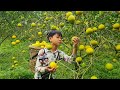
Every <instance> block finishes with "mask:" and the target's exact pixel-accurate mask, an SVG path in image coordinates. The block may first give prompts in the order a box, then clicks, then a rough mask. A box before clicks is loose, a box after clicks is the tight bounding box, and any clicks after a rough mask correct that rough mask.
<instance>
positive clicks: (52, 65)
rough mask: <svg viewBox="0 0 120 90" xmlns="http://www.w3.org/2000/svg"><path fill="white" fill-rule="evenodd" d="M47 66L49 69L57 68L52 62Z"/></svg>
mask: <svg viewBox="0 0 120 90" xmlns="http://www.w3.org/2000/svg"><path fill="white" fill-rule="evenodd" d="M49 66H50V68H55V69H56V68H57V67H58V66H57V63H55V62H54V61H53V62H51V63H50V64H49Z"/></svg>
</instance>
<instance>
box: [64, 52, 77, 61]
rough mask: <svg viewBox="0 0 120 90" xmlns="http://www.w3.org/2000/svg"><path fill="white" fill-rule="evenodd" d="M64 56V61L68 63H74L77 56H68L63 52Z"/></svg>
mask: <svg viewBox="0 0 120 90" xmlns="http://www.w3.org/2000/svg"><path fill="white" fill-rule="evenodd" d="M62 54H63V60H64V61H66V62H68V63H72V62H73V60H74V58H75V56H74V55H70V56H69V55H67V54H66V53H64V52H62Z"/></svg>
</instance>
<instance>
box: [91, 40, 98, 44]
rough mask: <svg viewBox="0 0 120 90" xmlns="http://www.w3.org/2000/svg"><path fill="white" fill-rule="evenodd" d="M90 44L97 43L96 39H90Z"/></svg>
mask: <svg viewBox="0 0 120 90" xmlns="http://www.w3.org/2000/svg"><path fill="white" fill-rule="evenodd" d="M90 44H91V45H98V42H97V41H96V40H91V41H90Z"/></svg>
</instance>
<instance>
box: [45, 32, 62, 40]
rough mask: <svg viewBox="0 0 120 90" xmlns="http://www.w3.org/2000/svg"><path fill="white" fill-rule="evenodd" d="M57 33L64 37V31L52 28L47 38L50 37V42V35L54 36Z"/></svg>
mask: <svg viewBox="0 0 120 90" xmlns="http://www.w3.org/2000/svg"><path fill="white" fill-rule="evenodd" d="M55 34H58V35H59V36H61V37H62V33H61V32H60V31H58V30H51V31H50V32H48V33H47V39H48V41H49V42H50V40H49V37H52V36H54V35H55Z"/></svg>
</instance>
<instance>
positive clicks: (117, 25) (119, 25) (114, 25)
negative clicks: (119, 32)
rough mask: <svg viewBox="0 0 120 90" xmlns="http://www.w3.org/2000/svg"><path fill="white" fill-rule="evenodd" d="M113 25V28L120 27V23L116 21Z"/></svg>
mask: <svg viewBox="0 0 120 90" xmlns="http://www.w3.org/2000/svg"><path fill="white" fill-rule="evenodd" d="M112 26H113V28H115V29H116V28H119V27H120V24H119V23H115V24H113V25H112Z"/></svg>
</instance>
